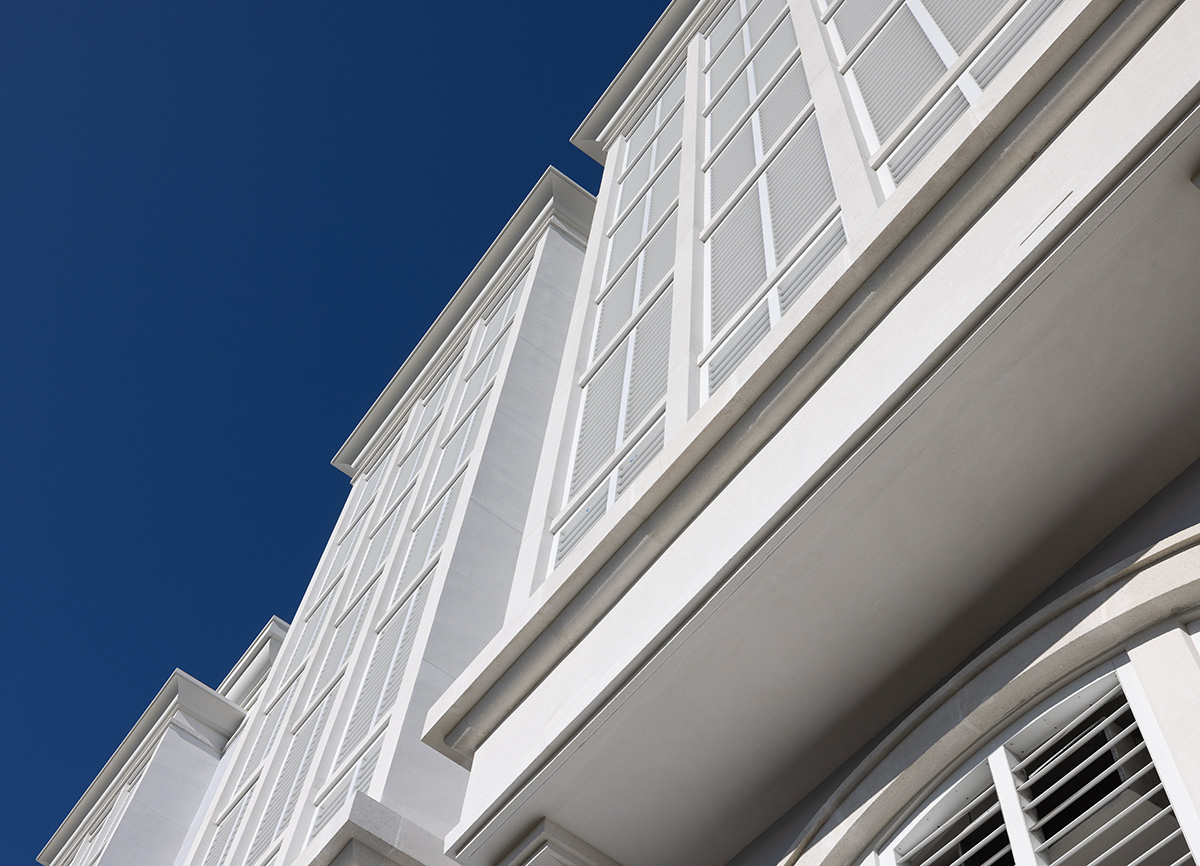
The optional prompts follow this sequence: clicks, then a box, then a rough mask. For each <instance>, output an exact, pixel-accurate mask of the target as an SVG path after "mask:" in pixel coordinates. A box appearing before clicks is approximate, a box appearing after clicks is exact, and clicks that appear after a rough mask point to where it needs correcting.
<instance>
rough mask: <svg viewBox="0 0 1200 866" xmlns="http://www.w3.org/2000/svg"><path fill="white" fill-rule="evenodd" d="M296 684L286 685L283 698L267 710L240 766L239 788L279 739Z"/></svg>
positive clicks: (294, 681)
mask: <svg viewBox="0 0 1200 866" xmlns="http://www.w3.org/2000/svg"><path fill="white" fill-rule="evenodd" d="M296 682H297V681H296V680H292V682H291V683H289V684H288V687H287V691H285V692H284V693H283V696H282V697H280V698H279V700H277V701H275V703H274V705H273V706H271V707H269V708H268V709H267V712H266V715H265V716H264V718H263V722H262V727H260V728H259V729H258V736H256V737H255V738H254V744H253V746H252V747H251V748H250V753H249V754H248V755H247V756H246V762H245V763H244V764H243V765H242V774H241V777H240V778H239V779H238V787H239V788H240V787H241V786H242V785H244V784H245V783H246V780H247V779H249V778H250V776H251V775H252V774H253V773H254V772H256V771H257V770H258V768H259V767H260V766H261V765H262V763H263V761H264V760H265V759H266V757H267V756H268V755H269V754H270V753H271V747H272V746H274V745H275V741H276V740H278V739H279V732H280V731H281V730H283V726H284V723H285V722H286V720H287V714H288V710H289V709H290V708H291V706H292V699H293V698H294V697H295V696H296V689H297V685H296Z"/></svg>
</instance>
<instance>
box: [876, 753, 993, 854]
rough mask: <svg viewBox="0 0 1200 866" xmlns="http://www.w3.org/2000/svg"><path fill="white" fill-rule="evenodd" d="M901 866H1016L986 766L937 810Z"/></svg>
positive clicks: (926, 819) (925, 821)
mask: <svg viewBox="0 0 1200 866" xmlns="http://www.w3.org/2000/svg"><path fill="white" fill-rule="evenodd" d="M916 830H917V832H918V833H920V834H921V835H918V836H917V839H916V841H915V843H910V844H908V845H906V846H905V847H906V849H907V850H905V851H904V852H903V853H901V851H900V850H899V849H898V850H897V852H896V855H897V856H896V863H897V866H1014V863H1015V861H1014V859H1013V853H1012V845H1011V843H1010V842H1009V838H1008V831H1007V830H1006V828H1005V826H1004V818H1003V815H1002V814H1001V811H1000V800H999V798H998V797H997V794H996V786H995V785H994V784H993V783H992V779H991V775H990V774H989V773H988V768H987V765H986V764H981V765H980V766H979V767H977V768H976V769H975V771H973V772H972V773H970V774H969V775H968V776H967V778H966V779H964V780H963V782H961V783H960V784H959V785H957V786H956V787H955V788H954V789H953V790H952V791H950V792H949V793H948V794H947V795H946V796H944V797H943V798H942V799H941V800H940V801H939V802H938V803H936V804H935V805H934V807H933V808H932V809H930V810H929V813H928V814H927V815H925V816H924V818H923V819H922V821H921V822H920V823H919V824H918V826H917V828H916Z"/></svg>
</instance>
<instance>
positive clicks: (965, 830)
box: [879, 672, 1193, 866]
mask: <svg viewBox="0 0 1200 866" xmlns="http://www.w3.org/2000/svg"><path fill="white" fill-rule="evenodd" d="M969 766H970V765H969ZM1006 798H1007V799H1006ZM1005 803H1008V804H1010V805H1005ZM1018 847H1019V849H1020V851H1021V852H1023V853H1022V854H1021V855H1020V856H1017V855H1016V854H1014V849H1015V848H1018ZM879 860H880V863H881V866H1012V864H1014V863H1015V862H1022V863H1027V862H1033V863H1040V864H1044V866H1064V864H1066V866H1193V858H1192V854H1191V852H1190V850H1189V849H1188V845H1187V842H1186V840H1185V839H1184V836H1183V831H1182V829H1181V828H1180V825H1179V821H1178V820H1177V819H1176V817H1175V814H1174V809H1173V807H1172V805H1171V801H1170V798H1169V797H1168V795H1167V792H1166V790H1165V789H1164V785H1163V782H1162V780H1161V779H1160V778H1159V775H1158V772H1157V770H1156V769H1155V766H1154V761H1153V759H1152V757H1151V755H1150V752H1149V748H1148V746H1147V744H1146V742H1145V740H1144V739H1143V738H1142V735H1141V731H1140V730H1139V726H1138V721H1137V719H1136V718H1135V717H1134V713H1133V710H1132V708H1131V707H1130V705H1129V703H1128V701H1126V699H1125V696H1124V694H1123V692H1122V690H1121V686H1120V685H1119V682H1118V677H1117V675H1115V674H1114V673H1112V672H1110V673H1107V674H1105V675H1103V676H1101V677H1099V678H1098V679H1094V680H1093V681H1092V682H1090V683H1088V684H1087V685H1085V686H1083V687H1081V688H1077V689H1075V690H1074V691H1073V692H1072V693H1070V694H1068V695H1067V696H1066V697H1065V698H1063V699H1061V700H1059V701H1058V702H1057V703H1055V704H1053V705H1052V706H1051V707H1050V708H1049V709H1047V710H1045V711H1044V712H1041V713H1040V714H1039V715H1038V716H1037V717H1036V718H1034V719H1032V720H1031V721H1028V722H1026V723H1025V724H1024V725H1022V727H1021V728H1020V730H1018V731H1017V733H1016V734H1015V735H1013V736H1012V737H1010V738H1009V739H1007V740H1006V741H1005V742H1004V743H1003V745H1002V746H1000V747H999V748H998V749H996V750H995V751H993V752H992V753H991V754H989V755H986V756H983V757H981V758H977V759H976V761H975V763H974V765H973V766H970V769H969V770H968V771H967V772H965V773H960V774H959V779H958V781H957V782H955V783H953V784H952V786H951V787H950V788H949V790H947V791H945V792H944V793H941V794H939V795H938V796H936V797H935V798H933V799H932V800H931V801H930V803H929V804H927V805H926V806H925V807H924V808H923V809H921V810H920V811H918V812H917V815H916V817H915V818H914V819H913V820H911V821H910V822H909V824H908V826H907V827H906V828H905V829H904V830H902V831H901V832H900V834H899V835H898V836H897V837H896V839H895V840H894V841H893V842H891V843H890V844H889V845H887V846H885V847H884V849H883V850H882V851H880V853H879Z"/></svg>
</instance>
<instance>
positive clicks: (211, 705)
mask: <svg viewBox="0 0 1200 866" xmlns="http://www.w3.org/2000/svg"><path fill="white" fill-rule="evenodd" d="M268 627H269V626H268ZM178 713H186V714H187V715H189V716H191V717H192V718H193V719H195V720H197V721H199V722H202V723H203V724H205V725H207V726H208V727H209V728H212V729H213V730H214V731H216V732H217V733H218V734H220V735H221V736H223V737H225V738H228V737H230V736H232V735H233V732H234V731H236V730H237V727H238V725H240V724H241V723H242V719H243V718H245V715H246V714H245V712H244V711H243V710H242V709H241V708H240V707H238V706H237V705H236V704H234V703H233V702H232V701H230V700H229V699H228V698H226V697H224V696H223V695H220V694H218V693H217V692H215V691H214V690H213V689H210V688H209V687H208V686H206V685H205V684H204V683H202V682H200V681H199V680H198V679H196V678H195V677H193V676H191V675H190V674H186V673H184V672H183V671H181V670H179V669H178V668H177V669H176V670H175V672H174V673H172V674H171V676H170V677H168V679H167V682H166V684H165V685H163V687H162V688H161V689H160V690H159V692H158V694H157V695H155V697H154V700H153V701H151V702H150V706H149V707H147V708H146V711H145V712H144V713H142V716H141V718H140V719H138V720H137V724H135V725H134V726H133V729H132V730H131V731H130V732H129V733H128V734H127V735H126V737H125V739H124V740H122V741H121V745H120V746H118V747H117V750H116V751H115V752H114V753H113V756H112V757H111V758H109V759H108V762H107V763H105V765H104V767H103V769H101V770H100V772H99V774H98V775H97V776H96V778H95V779H94V780H93V781H92V784H90V785H88V788H87V790H86V791H84V793H83V796H82V797H80V798H79V802H78V803H76V804H75V807H74V808H73V809H72V810H71V812H70V814H68V815H67V817H66V818H65V819H64V820H63V822H62V824H60V825H59V827H58V829H57V830H55V831H54V835H53V836H51V837H50V841H49V842H47V843H46V847H44V848H43V849H42V851H41V853H40V854H38V857H37V859H38V862H39V863H42V864H49V863H50V862H51V861H52V860H53V859H54V858H55V857H57V856H58V852H59V851H60V850H62V847H63V846H64V845H65V844H66V843H67V841H68V840H69V839H70V838H71V837H72V836H73V835H74V834H75V832H76V831H77V830H78V829H79V828H80V826H81V825H82V824H83V823H84V821H86V820H87V818H88V816H89V815H90V814H91V813H92V810H93V809H95V808H96V806H97V804H99V802H100V801H101V800H102V799H103V797H104V795H105V794H106V793H107V792H108V790H109V789H110V788H111V787H112V786H113V785H114V784H117V783H119V782H120V781H121V780H122V779H123V778H124V776H125V775H126V773H127V772H128V769H129V767H130V765H131V764H132V763H133V762H134V758H135V757H136V756H137V755H138V754H139V753H141V751H142V749H143V747H145V746H149V745H152V744H153V743H154V741H155V740H157V739H158V738H159V737H161V736H162V734H163V732H164V731H166V729H167V727H168V724H169V723H170V721H171V720H172V719H173V718H174V717H175V716H176V715H177V714H178Z"/></svg>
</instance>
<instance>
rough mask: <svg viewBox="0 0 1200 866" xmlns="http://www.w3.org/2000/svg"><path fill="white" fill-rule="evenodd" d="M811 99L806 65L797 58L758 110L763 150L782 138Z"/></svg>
mask: <svg viewBox="0 0 1200 866" xmlns="http://www.w3.org/2000/svg"><path fill="white" fill-rule="evenodd" d="M811 100H812V94H811V93H809V90H808V81H807V80H806V79H805V78H804V67H803V65H802V64H801V63H800V62H799V61H798V60H797V61H796V62H794V63H792V65H791V66H789V67H788V70H787V72H785V73H783V76H782V77H781V78H780V79H779V81H778V82H776V84H775V86H774V87H772V88H771V92H770V93H768V94H767V96H766V98H765V99H763V103H762V106H761V107H760V109H759V112H758V114H759V125H760V126H761V127H762V139H763V150H764V151H766V150H769V149H770V148H771V147H773V146H774V145H775V142H777V141H779V139H780V138H781V137H782V136H783V134H784V133H785V132H786V131H787V130H788V128H789V127H790V126H791V125H792V121H794V120H795V119H796V118H797V117H799V116H800V113H801V112H802V111H804V109H805V108H806V107H807V106H808V103H809V102H810V101H811ZM823 158H824V155H822V159H823ZM827 171H828V170H827Z"/></svg>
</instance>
